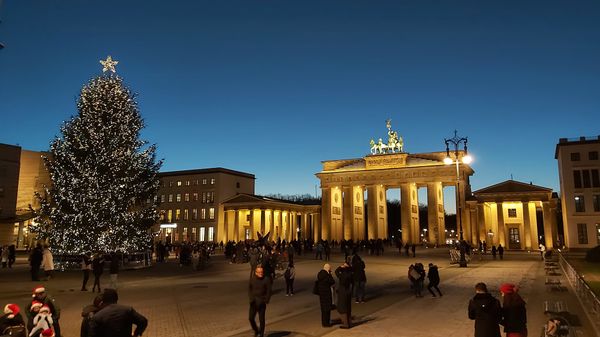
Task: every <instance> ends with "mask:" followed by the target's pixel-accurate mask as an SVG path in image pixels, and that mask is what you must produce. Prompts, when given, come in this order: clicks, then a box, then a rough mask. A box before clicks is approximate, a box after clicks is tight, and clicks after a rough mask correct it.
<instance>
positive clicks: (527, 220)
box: [521, 201, 537, 250]
mask: <svg viewBox="0 0 600 337" xmlns="http://www.w3.org/2000/svg"><path fill="white" fill-rule="evenodd" d="M521 209H522V210H523V235H524V238H525V240H524V243H525V249H527V250H532V249H533V250H535V249H536V248H537V245H536V246H534V245H532V240H531V215H530V214H529V202H527V201H525V202H521Z"/></svg>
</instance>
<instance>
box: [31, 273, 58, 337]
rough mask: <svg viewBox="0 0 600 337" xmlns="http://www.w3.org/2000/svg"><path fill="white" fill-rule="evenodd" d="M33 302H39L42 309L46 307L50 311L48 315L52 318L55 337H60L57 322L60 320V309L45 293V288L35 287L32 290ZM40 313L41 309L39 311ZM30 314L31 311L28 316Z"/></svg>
mask: <svg viewBox="0 0 600 337" xmlns="http://www.w3.org/2000/svg"><path fill="white" fill-rule="evenodd" d="M32 297H33V302H39V303H41V304H42V308H44V307H48V309H49V310H50V314H51V316H52V321H53V324H52V327H53V328H54V335H55V337H60V336H61V334H60V324H59V322H58V320H59V319H60V307H59V306H58V305H57V304H56V301H55V300H54V298H53V297H52V296H50V295H48V294H47V293H46V288H45V287H44V286H41V285H40V286H37V287H35V288H33V294H32ZM40 311H41V309H40ZM30 313H32V312H31V311H29V312H28V314H30Z"/></svg>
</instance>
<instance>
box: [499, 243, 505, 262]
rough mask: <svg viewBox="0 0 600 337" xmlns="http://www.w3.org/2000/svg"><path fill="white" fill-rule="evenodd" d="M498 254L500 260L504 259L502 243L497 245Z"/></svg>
mask: <svg viewBox="0 0 600 337" xmlns="http://www.w3.org/2000/svg"><path fill="white" fill-rule="evenodd" d="M498 256H500V260H503V259H504V247H502V244H499V245H498Z"/></svg>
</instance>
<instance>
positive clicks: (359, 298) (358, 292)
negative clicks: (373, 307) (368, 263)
mask: <svg viewBox="0 0 600 337" xmlns="http://www.w3.org/2000/svg"><path fill="white" fill-rule="evenodd" d="M352 277H353V282H354V302H355V303H364V302H365V285H366V283H367V274H366V273H365V262H364V261H363V259H361V258H360V256H359V255H358V254H354V256H353V257H352Z"/></svg>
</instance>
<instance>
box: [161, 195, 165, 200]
mask: <svg viewBox="0 0 600 337" xmlns="http://www.w3.org/2000/svg"><path fill="white" fill-rule="evenodd" d="M160 202H165V195H164V194H161V195H160Z"/></svg>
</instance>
